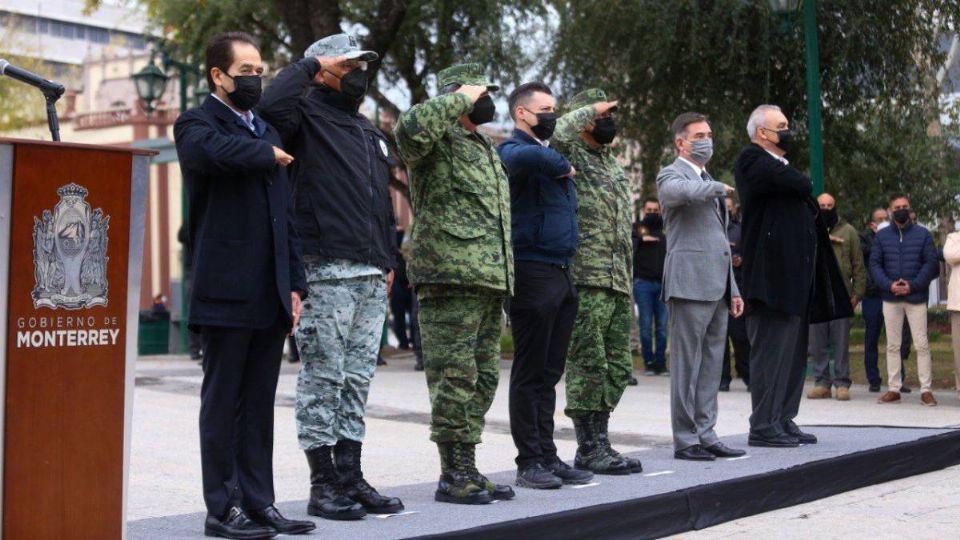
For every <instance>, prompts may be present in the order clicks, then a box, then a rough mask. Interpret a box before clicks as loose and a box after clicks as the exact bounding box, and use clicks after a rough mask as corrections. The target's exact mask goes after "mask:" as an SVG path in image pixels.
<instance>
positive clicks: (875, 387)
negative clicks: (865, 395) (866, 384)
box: [870, 383, 880, 393]
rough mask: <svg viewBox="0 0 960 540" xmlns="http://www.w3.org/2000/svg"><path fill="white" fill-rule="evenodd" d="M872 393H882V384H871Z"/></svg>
mask: <svg viewBox="0 0 960 540" xmlns="http://www.w3.org/2000/svg"><path fill="white" fill-rule="evenodd" d="M870 391H871V392H873V393H877V392H879V391H880V383H877V384H872V383H871V384H870Z"/></svg>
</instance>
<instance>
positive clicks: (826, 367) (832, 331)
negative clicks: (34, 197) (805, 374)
mask: <svg viewBox="0 0 960 540" xmlns="http://www.w3.org/2000/svg"><path fill="white" fill-rule="evenodd" d="M852 324H853V319H851V318H846V319H837V320H835V321H830V322H825V323H817V324H811V325H810V344H809V347H810V351H809V352H810V356H811V357H812V358H813V362H814V368H813V370H814V371H813V374H814V376H815V377H816V384H817V386H822V387H824V388H830V387H832V386H836V387H837V388H840V387H844V388H850V326H851V325H852ZM828 345H829V346H830V348H831V349H832V350H833V375H831V374H830V358H829V357H828V356H827V346H828Z"/></svg>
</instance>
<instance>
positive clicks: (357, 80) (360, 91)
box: [331, 68, 370, 101]
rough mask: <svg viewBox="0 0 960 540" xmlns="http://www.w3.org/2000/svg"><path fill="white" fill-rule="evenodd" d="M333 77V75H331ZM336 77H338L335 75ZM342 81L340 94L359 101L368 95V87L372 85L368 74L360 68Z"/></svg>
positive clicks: (341, 78) (341, 79)
mask: <svg viewBox="0 0 960 540" xmlns="http://www.w3.org/2000/svg"><path fill="white" fill-rule="evenodd" d="M331 75H333V73H331ZM333 76H334V77H336V75H333ZM338 78H339V79H340V93H341V94H343V95H345V96H347V97H349V98H352V99H354V100H357V101H359V100H360V99H362V98H363V96H365V95H367V85H368V84H369V83H370V81H369V79H368V77H367V72H366V71H365V70H362V69H360V68H357V69H354V70H353V71H351V72H349V73H347V74H346V75H344V76H343V77H338Z"/></svg>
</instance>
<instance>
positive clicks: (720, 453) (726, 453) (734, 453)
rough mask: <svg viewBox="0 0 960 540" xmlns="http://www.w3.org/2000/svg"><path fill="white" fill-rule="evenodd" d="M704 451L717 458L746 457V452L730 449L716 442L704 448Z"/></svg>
mask: <svg viewBox="0 0 960 540" xmlns="http://www.w3.org/2000/svg"><path fill="white" fill-rule="evenodd" d="M703 449H704V450H706V451H707V452H710V453H711V454H713V455H715V456H717V457H740V456H745V455H747V451H746V450H740V449H739V448H730V447H729V446H727V445H725V444H723V443H722V442H718V443H717V444H713V445H710V446H704V447H703Z"/></svg>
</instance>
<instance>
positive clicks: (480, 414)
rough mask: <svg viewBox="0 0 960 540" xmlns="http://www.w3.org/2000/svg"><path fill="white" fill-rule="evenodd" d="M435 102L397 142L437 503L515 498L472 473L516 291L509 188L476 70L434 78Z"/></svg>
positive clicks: (403, 125) (414, 112) (405, 125)
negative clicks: (436, 465)
mask: <svg viewBox="0 0 960 540" xmlns="http://www.w3.org/2000/svg"><path fill="white" fill-rule="evenodd" d="M437 78H438V87H439V88H440V95H439V96H437V97H435V98H433V99H430V100H428V101H426V102H424V103H421V104H419V105H416V106H414V107H413V108H412V109H410V110H409V111H407V112H406V113H404V114H402V115H401V116H400V119H399V121H398V126H397V142H398V145H399V148H400V155H401V157H402V158H403V159H404V161H405V162H406V163H407V165H408V167H409V170H410V194H411V202H412V203H413V211H414V215H415V217H416V219H415V221H414V223H413V230H412V235H411V244H412V249H411V255H410V259H409V262H408V266H407V272H408V275H409V278H410V282H411V283H413V284H414V285H415V287H416V292H417V298H418V300H419V302H420V313H419V318H420V334H421V339H422V342H423V356H424V364H425V367H426V375H427V383H428V386H429V389H430V402H431V407H432V420H431V426H430V428H431V435H430V439H431V440H432V441H434V442H436V443H437V446H438V447H439V450H440V462H441V471H442V474H441V476H440V482H439V485H438V487H437V492H436V496H435V498H436V500H438V501H443V502H452V503H460V504H485V503H489V502H491V500H492V499H494V498H496V499H501V500H502V499H510V498H513V490H512V489H511V488H510V487H509V486H502V485H496V484H494V483H492V482H490V481H489V480H488V479H487V478H486V477H485V476H483V475H482V474H480V473H479V472H478V471H477V469H476V466H475V460H474V447H475V445H476V444H477V443H479V442H480V434H481V433H482V431H483V425H484V415H485V414H486V412H487V409H489V408H490V405H491V403H492V402H493V396H494V392H495V391H496V388H497V380H498V378H499V373H500V372H499V369H500V324H501V320H502V310H501V304H502V303H503V300H504V298H505V297H506V296H508V295H509V294H511V292H512V288H513V252H512V247H511V244H510V198H509V196H510V195H509V185H508V181H507V177H506V174H505V173H504V170H503V166H502V165H501V163H500V158H499V156H498V155H497V151H496V148H495V146H494V143H493V142H492V141H491V140H490V139H489V138H488V137H486V136H484V135H482V134H481V133H479V132H477V131H476V127H477V125H479V124H482V123H485V122H489V121H490V120H492V119H493V115H494V112H495V107H494V104H493V101H492V99H490V97H489V95H488V92H489V91H496V90H498V89H499V87H498V86H496V85H494V84H492V83H491V82H490V81H489V80H487V78H486V76H485V75H484V74H483V69H482V67H481V66H480V65H479V64H462V65H456V66H452V67H449V68H447V69H444V70H442V71H440V73H439V74H438V76H437Z"/></svg>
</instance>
